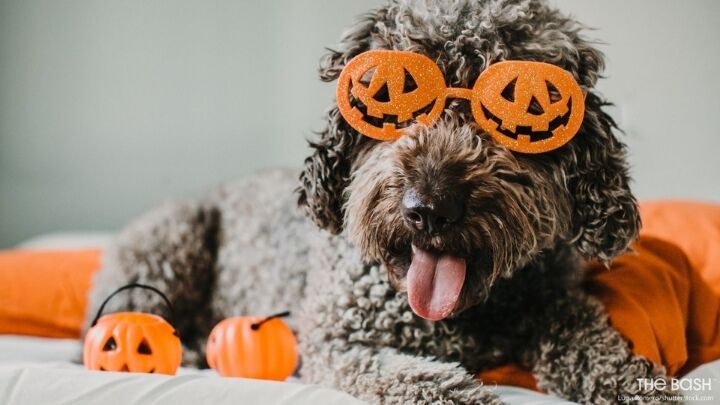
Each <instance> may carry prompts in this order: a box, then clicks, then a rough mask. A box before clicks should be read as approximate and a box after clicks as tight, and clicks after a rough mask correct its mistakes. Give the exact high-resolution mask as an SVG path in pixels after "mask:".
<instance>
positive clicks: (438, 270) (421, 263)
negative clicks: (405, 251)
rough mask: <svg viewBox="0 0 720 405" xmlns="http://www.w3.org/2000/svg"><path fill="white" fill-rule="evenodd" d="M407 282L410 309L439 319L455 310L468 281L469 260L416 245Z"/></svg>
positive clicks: (424, 316) (427, 316)
mask: <svg viewBox="0 0 720 405" xmlns="http://www.w3.org/2000/svg"><path fill="white" fill-rule="evenodd" d="M412 248H413V254H412V261H411V263H410V268H409V269H408V273H407V278H406V283H407V294H408V301H409V303H410V308H412V310H413V312H415V314H416V315H418V316H420V317H422V318H425V319H428V320H431V321H439V320H441V319H444V318H446V317H448V316H449V315H450V314H452V313H453V311H454V310H455V308H456V307H457V305H458V301H459V300H460V294H461V292H462V288H463V285H464V284H465V273H466V267H467V265H466V262H465V259H463V258H461V257H457V256H453V255H449V254H436V253H432V252H429V251H426V250H423V249H421V248H419V247H417V246H415V245H413V247H412Z"/></svg>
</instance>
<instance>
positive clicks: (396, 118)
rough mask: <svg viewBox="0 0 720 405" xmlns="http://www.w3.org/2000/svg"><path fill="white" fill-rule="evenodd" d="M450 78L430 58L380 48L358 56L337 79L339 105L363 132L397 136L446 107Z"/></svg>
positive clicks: (387, 137)
mask: <svg viewBox="0 0 720 405" xmlns="http://www.w3.org/2000/svg"><path fill="white" fill-rule="evenodd" d="M444 94H445V80H444V78H443V74H442V72H441V71H440V69H439V68H438V67H437V65H435V63H433V61H432V60H430V59H428V58H427V57H425V56H423V55H420V54H417V53H413V52H403V51H386V50H376V51H368V52H365V53H362V54H360V55H358V56H356V57H355V58H353V59H352V60H351V61H350V62H349V63H348V64H347V65H346V66H345V68H344V69H343V71H342V73H341V74H340V78H339V79H338V87H337V104H338V109H339V110H340V112H341V113H342V115H343V117H344V118H345V120H346V121H347V122H348V124H350V126H352V127H353V128H355V130H357V131H358V132H360V133H362V134H364V135H366V136H369V137H371V138H375V139H378V140H383V141H388V140H394V139H397V138H399V137H400V136H402V135H403V134H404V133H405V132H406V130H407V128H408V127H410V126H412V125H413V124H415V123H421V124H425V125H428V124H430V123H431V122H433V121H434V120H435V119H437V117H438V116H440V113H442V110H443V108H444Z"/></svg>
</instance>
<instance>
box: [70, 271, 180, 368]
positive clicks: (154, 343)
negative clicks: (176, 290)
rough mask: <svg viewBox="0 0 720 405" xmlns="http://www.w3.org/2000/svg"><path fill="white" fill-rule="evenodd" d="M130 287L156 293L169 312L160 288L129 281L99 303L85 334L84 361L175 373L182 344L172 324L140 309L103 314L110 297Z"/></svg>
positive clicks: (93, 365) (91, 365)
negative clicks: (137, 310)
mask: <svg viewBox="0 0 720 405" xmlns="http://www.w3.org/2000/svg"><path fill="white" fill-rule="evenodd" d="M129 288H145V289H148V290H151V291H154V292H156V293H158V294H159V295H160V296H161V297H162V298H163V300H164V301H165V303H166V304H167V305H168V307H169V308H170V311H171V312H172V306H171V305H170V301H168V299H167V298H166V297H165V295H163V294H162V293H161V292H160V291H159V290H157V289H155V288H153V287H150V286H146V285H142V284H129V285H126V286H124V287H121V288H119V289H117V290H116V291H115V292H113V293H112V294H110V296H109V297H108V298H106V299H105V301H104V302H103V303H102V305H101V306H100V309H99V310H98V314H97V316H96V317H95V320H93V322H92V326H91V328H90V330H88V333H87V335H86V336H85V345H84V349H83V362H84V363H85V367H86V368H88V369H90V370H98V371H129V372H137V373H158V374H171V375H173V374H175V373H176V372H177V369H178V367H180V361H181V360H182V346H181V344H180V338H179V337H178V334H177V332H176V331H175V328H173V327H172V325H170V323H168V322H167V321H166V320H165V319H163V318H162V317H160V316H157V315H153V314H147V313H142V312H119V313H114V314H108V315H103V316H102V317H101V315H102V311H103V309H104V308H105V305H106V304H107V303H108V301H109V300H110V298H112V297H113V296H114V295H115V294H117V293H119V292H121V291H123V290H126V289H129Z"/></svg>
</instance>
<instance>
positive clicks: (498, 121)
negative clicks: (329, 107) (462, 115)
mask: <svg viewBox="0 0 720 405" xmlns="http://www.w3.org/2000/svg"><path fill="white" fill-rule="evenodd" d="M448 98H464V99H468V100H470V106H471V110H472V114H473V117H474V118H475V121H476V122H477V123H478V124H479V125H480V127H481V128H482V129H483V130H485V131H486V132H487V133H488V134H489V135H490V136H492V138H493V139H494V140H495V141H497V142H498V143H500V144H502V145H504V146H506V147H507V148H508V149H510V150H512V151H515V152H521V153H542V152H548V151H551V150H554V149H557V148H559V147H561V146H563V145H565V144H566V143H567V142H569V141H570V140H571V139H572V138H573V137H574V136H575V135H576V134H577V132H578V131H579V130H580V126H581V125H582V121H583V118H584V115H585V95H584V93H583V91H582V89H581V88H580V86H579V85H578V83H577V82H576V81H575V79H574V78H573V76H572V75H571V74H570V73H569V72H567V71H565V70H563V69H561V68H559V67H557V66H555V65H551V64H548V63H543V62H531V61H504V62H498V63H495V64H492V65H490V66H489V67H488V68H487V69H485V71H484V72H483V73H482V74H481V75H480V77H478V79H477V81H476V82H475V85H474V86H473V88H472V90H470V89H465V88H454V87H447V86H446V85H445V79H444V76H443V73H442V71H440V69H439V68H438V66H437V65H436V64H435V63H434V62H433V61H432V60H431V59H429V58H428V57H426V56H424V55H421V54H417V53H413V52H406V51H388V50H374V51H367V52H364V53H361V54H360V55H358V56H356V57H354V58H353V59H351V60H350V62H348V64H347V65H346V66H345V68H344V69H343V71H342V72H341V74H340V77H339V79H338V87H337V104H338V110H339V111H340V113H341V114H342V116H343V118H345V120H346V121H347V123H348V124H349V125H350V126H351V127H352V128H354V129H355V130H356V131H358V132H360V133H361V134H363V135H366V136H368V137H370V138H374V139H377V140H381V141H392V140H395V139H397V138H399V137H401V136H402V135H405V134H407V133H408V132H409V131H410V130H411V129H412V127H414V126H415V125H430V124H432V122H434V121H435V120H437V119H438V118H439V117H440V114H441V113H442V111H443V109H444V107H445V101H446V99H448Z"/></svg>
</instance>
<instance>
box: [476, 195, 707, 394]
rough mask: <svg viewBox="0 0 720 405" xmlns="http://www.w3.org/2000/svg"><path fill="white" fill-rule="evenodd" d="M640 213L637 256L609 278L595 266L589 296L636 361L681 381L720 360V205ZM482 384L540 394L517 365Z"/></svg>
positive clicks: (651, 207)
mask: <svg viewBox="0 0 720 405" xmlns="http://www.w3.org/2000/svg"><path fill="white" fill-rule="evenodd" d="M641 212H642V217H643V224H644V227H643V232H642V233H641V238H640V240H639V241H638V242H637V243H635V244H634V245H633V249H634V252H633V253H628V254H626V255H623V256H621V257H619V258H617V259H616V260H615V261H613V263H612V264H611V266H610V270H607V269H606V268H605V267H603V266H602V265H599V264H597V263H595V264H590V265H589V272H588V279H587V281H586V286H587V290H588V292H589V293H591V294H593V295H595V296H596V297H597V298H598V299H600V301H601V302H602V303H603V305H604V306H605V309H606V310H607V312H608V315H609V318H610V322H611V323H612V325H613V326H614V327H615V328H616V329H617V330H618V331H619V332H620V333H621V334H622V335H623V336H624V337H625V338H626V339H628V341H629V342H630V343H631V347H632V350H633V352H634V353H636V354H639V355H642V356H645V357H646V358H648V359H649V360H651V361H653V362H655V363H656V364H660V365H663V366H665V367H666V370H667V372H668V374H670V375H672V376H676V375H683V374H686V373H687V372H689V371H691V370H692V369H693V368H695V367H697V366H699V365H701V364H703V363H706V362H709V361H712V360H715V359H718V358H720V294H719V293H720V205H712V204H703V203H686V202H662V203H647V204H642V206H641ZM478 377H479V378H481V379H482V380H483V381H484V382H486V383H496V384H507V385H515V386H520V387H524V388H530V389H537V385H536V383H535V379H534V377H533V376H532V374H530V373H529V372H528V371H526V370H523V369H521V368H520V367H519V366H517V365H510V366H505V367H500V368H497V369H493V370H487V371H484V372H482V373H480V374H479V375H478Z"/></svg>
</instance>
